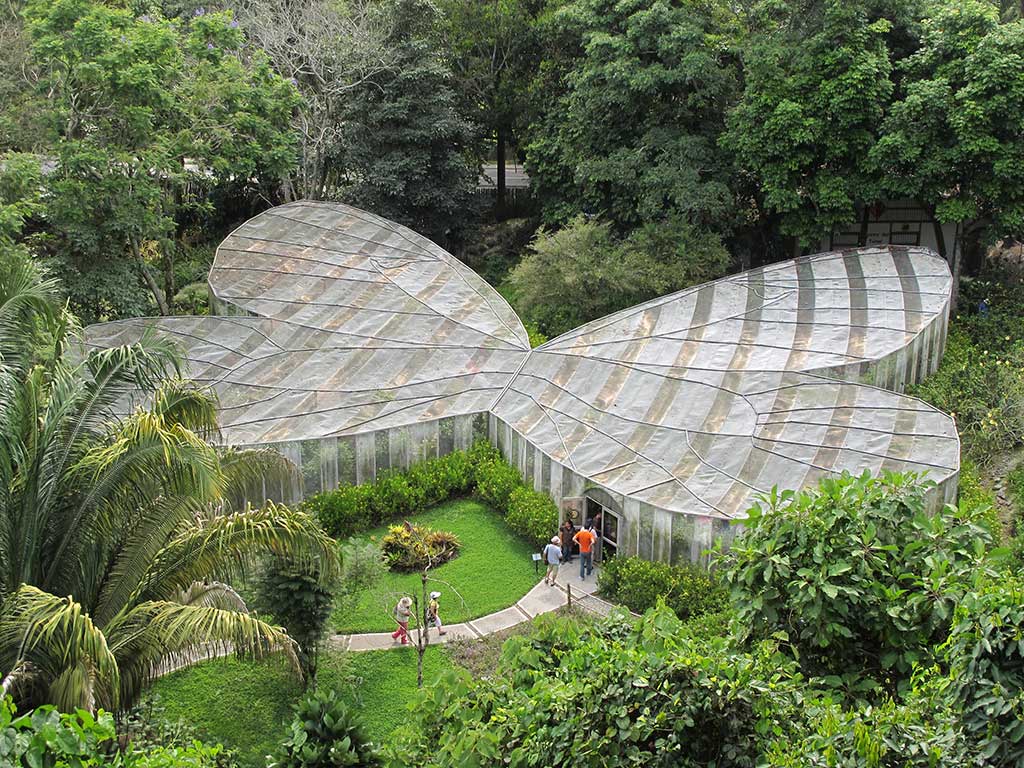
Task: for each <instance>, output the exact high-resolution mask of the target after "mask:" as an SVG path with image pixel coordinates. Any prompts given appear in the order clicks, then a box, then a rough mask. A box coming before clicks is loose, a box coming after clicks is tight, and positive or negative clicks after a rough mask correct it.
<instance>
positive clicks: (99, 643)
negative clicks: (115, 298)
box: [0, 261, 337, 711]
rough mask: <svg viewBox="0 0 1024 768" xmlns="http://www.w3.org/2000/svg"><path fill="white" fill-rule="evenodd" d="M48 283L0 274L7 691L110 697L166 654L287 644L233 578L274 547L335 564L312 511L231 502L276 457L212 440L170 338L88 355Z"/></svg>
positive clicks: (130, 691)
mask: <svg viewBox="0 0 1024 768" xmlns="http://www.w3.org/2000/svg"><path fill="white" fill-rule="evenodd" d="M53 287H54V286H53V284H52V283H51V282H49V281H47V280H45V279H43V277H42V275H41V274H40V273H39V272H38V270H37V268H36V267H35V266H33V265H32V264H31V263H29V262H27V261H21V262H19V263H16V264H14V265H13V266H11V267H9V268H8V270H7V271H6V273H5V274H4V275H3V282H2V283H0V392H2V393H3V394H2V397H0V670H3V674H4V677H3V690H4V691H5V692H9V693H13V694H14V695H15V697H16V698H17V699H18V700H19V701H22V702H47V703H52V704H55V705H56V706H57V707H58V708H60V709H61V710H65V711H70V710H72V709H74V708H76V707H79V708H83V709H90V710H91V709H95V708H96V707H100V706H102V707H106V708H115V707H118V706H126V705H129V704H131V703H132V701H133V700H134V699H135V698H136V697H137V696H138V693H139V691H140V689H141V687H142V686H143V685H144V684H145V682H146V681H147V680H148V679H149V678H150V677H151V676H152V675H153V674H154V673H155V672H156V671H157V670H158V669H160V668H161V667H162V666H166V665H170V664H175V663H180V662H185V661H188V660H190V659H193V658H196V657H201V656H204V655H208V654H210V653H215V652H218V651H225V650H234V651H235V652H237V653H243V654H257V655H260V654H264V653H267V652H270V651H274V650H281V651H284V652H285V653H288V654H293V653H294V648H293V641H292V640H291V638H289V637H288V636H287V635H286V634H285V633H284V632H283V631H282V630H280V629H278V628H276V627H272V626H270V625H268V624H266V623H264V622H262V621H260V620H258V619H256V618H254V617H252V616H250V615H248V614H247V613H246V612H245V606H244V603H243V602H242V601H241V599H240V598H239V597H238V595H237V593H235V591H234V590H232V589H231V587H230V586H228V585H227V583H226V581H227V580H228V579H230V578H231V577H232V576H233V575H235V574H237V573H238V572H239V570H240V569H241V568H243V567H244V566H245V565H246V564H247V563H251V562H252V561H253V560H254V558H256V557H258V556H259V555H260V554H262V553H267V552H275V553H276V554H278V555H280V556H284V557H290V558H294V559H295V560H296V561H298V562H304V561H306V562H314V563H316V564H317V566H318V567H319V569H320V571H319V572H320V573H322V574H323V576H324V578H329V577H332V576H333V575H335V574H336V572H337V559H336V553H335V550H334V546H333V542H332V541H331V540H330V539H329V538H328V537H327V536H326V535H325V534H324V533H323V532H322V531H321V530H320V529H319V528H318V527H317V525H316V523H315V522H314V521H313V520H312V519H311V518H310V517H308V516H307V515H305V514H302V513H299V512H294V511H292V510H290V509H288V508H285V507H280V506H275V505H273V504H268V505H267V506H266V507H265V508H262V509H258V510H254V509H238V508H237V507H236V506H234V505H233V502H234V500H236V499H237V498H239V497H240V496H241V495H242V494H243V492H244V489H245V486H246V484H247V483H249V482H251V481H252V479H253V477H254V476H256V475H258V474H260V473H263V472H265V471H270V470H271V469H272V468H274V467H275V466H278V465H279V463H280V462H279V460H278V461H275V460H273V459H271V458H270V457H268V456H266V455H263V454H253V455H247V454H244V453H238V452H229V453H227V454H223V455H222V454H219V453H218V452H217V450H215V449H214V448H213V447H212V446H211V444H210V443H209V442H207V440H208V439H209V438H212V437H214V435H215V433H216V427H217V424H216V417H215V407H214V403H213V401H212V400H211V399H210V397H209V396H208V395H207V394H205V393H203V392H202V391H199V390H197V389H195V388H193V387H191V386H189V385H188V384H186V383H185V382H183V381H181V380H180V379H177V378H175V377H174V374H175V370H176V361H175V358H174V355H173V352H172V350H171V349H169V348H168V347H167V346H165V345H162V344H159V343H156V342H153V341H150V340H143V341H142V342H140V343H137V344H133V345H129V346H123V347H116V348H113V349H109V350H103V351H85V350H81V347H80V341H79V340H78V338H77V337H76V335H75V334H74V332H73V330H74V329H73V324H72V322H71V320H70V318H68V317H67V316H66V315H64V314H63V313H62V312H61V311H60V310H59V309H58V308H57V307H56V306H55V305H54V304H53V302H52V292H53ZM40 323H41V324H43V329H44V331H45V337H46V339H47V342H48V345H47V348H46V349H45V350H39V351H37V348H36V347H35V346H34V343H33V342H34V336H33V334H34V333H36V332H37V331H38V324H40ZM37 358H38V359H37ZM140 396H142V397H144V398H145V399H144V400H139V399H135V400H133V399H132V398H139V397H140ZM119 408H127V410H125V411H122V413H121V415H120V416H118V415H117V411H118V409H119Z"/></svg>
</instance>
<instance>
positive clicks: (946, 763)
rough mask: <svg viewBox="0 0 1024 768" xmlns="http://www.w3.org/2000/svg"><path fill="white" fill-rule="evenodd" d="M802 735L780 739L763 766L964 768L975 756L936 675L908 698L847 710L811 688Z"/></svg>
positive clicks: (766, 756) (810, 767)
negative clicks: (937, 681) (935, 679)
mask: <svg viewBox="0 0 1024 768" xmlns="http://www.w3.org/2000/svg"><path fill="white" fill-rule="evenodd" d="M801 714H802V718H801V720H802V722H801V723H799V724H798V725H797V727H798V728H799V731H798V734H797V735H796V737H795V738H794V736H793V734H787V735H786V737H785V738H781V739H777V740H776V741H775V742H774V743H772V744H771V745H770V746H769V747H768V748H767V749H766V750H765V752H766V754H765V758H764V762H763V763H762V765H764V766H771V768H837V767H838V766H842V767H843V768H889V767H890V766H891V767H892V768H897V767H898V768H962V767H963V766H967V765H985V764H986V763H982V762H979V761H976V760H974V759H972V758H973V754H972V750H971V745H970V744H969V743H967V741H966V740H965V739H963V738H962V732H961V729H960V728H959V725H958V723H957V721H956V714H955V712H954V710H953V707H952V706H951V705H950V702H949V701H948V700H947V699H946V698H945V697H943V696H942V692H941V689H939V688H938V686H937V685H936V684H935V682H934V680H933V679H928V680H926V681H925V684H924V685H920V686H915V690H914V691H913V692H912V693H911V695H910V696H908V697H907V699H906V700H905V701H893V700H891V699H890V700H885V701H882V702H880V703H878V704H877V705H875V706H871V707H863V708H854V709H851V708H848V707H843V706H841V705H840V704H838V703H836V702H834V701H831V700H830V699H829V698H828V697H827V696H822V695H820V694H819V693H818V692H811V693H810V695H808V696H807V697H806V698H805V699H804V710H803V712H802V713H801Z"/></svg>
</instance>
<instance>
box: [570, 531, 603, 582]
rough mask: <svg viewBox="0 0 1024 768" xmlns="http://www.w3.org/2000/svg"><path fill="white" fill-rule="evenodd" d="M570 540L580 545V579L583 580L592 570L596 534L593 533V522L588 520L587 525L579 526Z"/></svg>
mask: <svg viewBox="0 0 1024 768" xmlns="http://www.w3.org/2000/svg"><path fill="white" fill-rule="evenodd" d="M572 540H573V541H575V542H576V543H577V544H579V545H580V581H584V580H586V578H587V576H589V575H590V574H591V572H593V570H594V559H593V558H594V542H595V541H597V536H595V535H594V531H593V524H592V523H589V522H588V523H587V527H586V528H581V529H580V530H579V532H578V533H577V534H576V535H575V536H573V537H572Z"/></svg>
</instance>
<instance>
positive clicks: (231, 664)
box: [143, 658, 302, 768]
mask: <svg viewBox="0 0 1024 768" xmlns="http://www.w3.org/2000/svg"><path fill="white" fill-rule="evenodd" d="M301 693H302V687H301V685H300V683H299V681H298V680H297V679H296V677H295V675H294V673H293V672H292V671H291V670H290V669H289V667H288V665H287V664H285V663H284V661H283V660H282V659H280V658H273V659H268V660H266V661H237V660H235V659H231V658H227V659H215V660H213V661H207V662H204V663H202V664H197V665H196V666H194V667H190V668H189V669H185V670H182V671H180V672H175V673H174V674H172V675H168V676H167V677H164V678H161V679H160V680H157V681H156V683H154V684H153V686H152V688H151V689H150V691H149V693H148V694H147V695H146V700H145V701H144V703H143V706H144V707H145V705H146V704H147V703H148V702H151V701H154V700H155V699H156V698H157V697H159V700H158V702H157V704H158V705H159V706H161V707H163V715H164V717H166V718H167V719H168V720H170V721H171V722H176V721H179V720H180V721H183V722H185V723H187V724H188V725H190V726H192V727H193V728H195V729H196V731H197V732H198V734H199V736H200V737H202V738H203V739H204V740H207V741H211V742H220V743H222V744H224V746H226V747H228V748H229V749H233V750H237V751H238V755H239V759H240V762H241V764H242V765H244V766H252V767H253V768H256V767H257V766H258V767H259V768H262V767H263V766H264V765H266V762H265V760H264V757H265V756H266V755H268V754H271V753H273V752H274V751H275V750H276V749H277V745H278V744H279V743H280V742H281V740H282V738H283V737H284V734H285V728H286V724H287V722H288V720H289V719H290V718H291V712H292V707H293V706H294V705H295V702H296V701H297V700H298V697H299V696H300V695H301Z"/></svg>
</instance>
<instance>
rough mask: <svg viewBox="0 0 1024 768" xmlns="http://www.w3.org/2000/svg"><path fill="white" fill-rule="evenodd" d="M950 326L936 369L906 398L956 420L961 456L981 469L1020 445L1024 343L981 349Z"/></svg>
mask: <svg viewBox="0 0 1024 768" xmlns="http://www.w3.org/2000/svg"><path fill="white" fill-rule="evenodd" d="M964 325H965V324H964V322H961V323H959V324H955V325H954V326H953V328H952V329H951V331H950V334H949V340H948V341H947V343H946V353H945V355H944V356H943V358H942V364H941V366H940V367H939V370H938V371H937V372H936V373H935V374H933V375H932V376H930V377H929V378H928V379H926V380H925V381H924V382H923V383H922V384H920V385H918V386H916V387H913V388H911V390H910V391H911V394H914V395H917V396H918V397H920V398H922V399H924V400H927V401H928V402H929V403H931V404H932V405H934V406H935V407H936V408H939V409H940V410H943V411H946V412H947V413H950V414H952V415H953V416H954V417H955V418H956V425H957V430H958V431H959V433H960V439H961V441H962V444H963V451H964V453H965V454H966V455H967V456H969V457H970V458H972V459H974V460H975V461H977V462H979V463H981V464H985V463H987V462H988V461H989V460H991V459H992V457H993V456H995V455H996V454H997V453H1000V452H1002V451H1006V450H1009V449H1011V448H1013V447H1015V446H1017V445H1019V444H1020V443H1021V441H1022V440H1024V344H1022V343H1021V341H1020V340H1018V341H1017V342H1016V343H1014V344H1012V345H1010V344H1009V343H1008V342H1007V344H1006V346H1004V347H1003V348H1001V349H1000V348H994V349H993V348H988V347H983V346H981V345H980V344H979V343H977V342H975V341H973V340H972V338H971V336H970V334H969V332H968V330H967V329H965V327H964Z"/></svg>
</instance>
